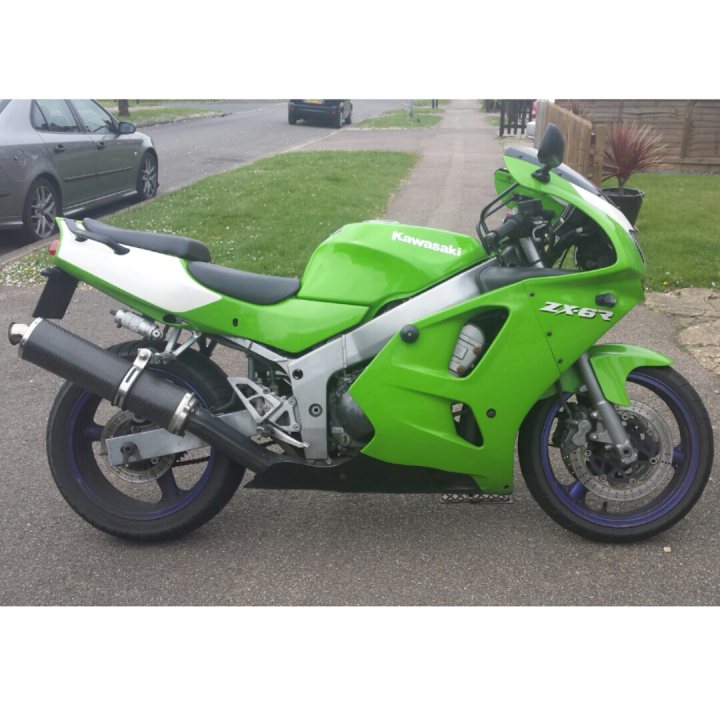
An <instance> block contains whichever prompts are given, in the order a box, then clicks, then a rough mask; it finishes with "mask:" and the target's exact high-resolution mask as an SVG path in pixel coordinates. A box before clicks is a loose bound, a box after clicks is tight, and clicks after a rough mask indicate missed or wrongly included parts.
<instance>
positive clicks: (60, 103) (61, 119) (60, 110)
mask: <svg viewBox="0 0 720 720" xmlns="http://www.w3.org/2000/svg"><path fill="white" fill-rule="evenodd" d="M31 117H32V124H33V127H34V128H35V129H36V130H45V131H47V132H79V131H80V129H79V128H78V126H77V123H76V122H75V118H74V117H73V114H72V112H71V111H70V108H69V107H68V104H67V103H66V102H65V101H64V100H35V102H34V103H33V106H32V115H31Z"/></svg>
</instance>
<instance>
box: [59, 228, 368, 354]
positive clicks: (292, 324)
mask: <svg viewBox="0 0 720 720" xmlns="http://www.w3.org/2000/svg"><path fill="white" fill-rule="evenodd" d="M58 224H59V226H60V244H59V247H58V249H57V252H56V255H55V257H54V262H55V264H56V265H57V266H58V267H59V268H60V269H62V270H64V271H65V272H66V273H68V274H69V275H72V276H73V277H76V278H78V279H79V280H82V281H84V282H86V283H88V284H89V285H92V286H93V287H95V288H97V289H98V290H100V291H102V292H103V293H105V294H107V295H109V296H110V297H113V298H115V299H116V300H118V301H120V302H121V303H123V304H125V305H127V306H128V307H131V308H133V309H135V310H137V311H139V312H141V313H143V314H144V315H147V316H148V317H151V318H153V319H154V320H156V321H158V322H162V323H166V324H169V325H183V326H184V327H186V328H187V329H189V330H194V331H197V332H203V333H208V334H213V335H227V336H235V337H243V338H248V339H250V340H254V341H257V342H261V343H263V344H265V345H268V346H270V347H274V348H277V349H279V350H282V351H283V352H286V353H290V354H294V353H299V352H302V351H303V350H305V349H307V348H308V347H311V346H313V345H316V344H318V343H320V342H322V341H323V340H326V339H327V338H328V337H330V336H332V335H336V334H338V333H340V332H343V331H345V330H347V329H349V328H351V327H353V326H355V325H357V324H358V323H360V322H362V320H363V319H364V318H365V317H366V315H367V314H368V308H367V306H363V305H353V304H343V303H325V302H318V301H314V300H306V299H301V298H290V299H288V300H285V301H283V302H280V303H277V304H275V305H265V306H261V305H253V304H252V303H248V302H243V301H242V300H237V299H235V298H231V297H228V296H226V295H223V294H221V293H218V292H215V291H213V290H211V289H209V288H206V287H204V286H203V285H201V284H200V283H198V282H197V281H196V280H195V279H194V278H193V277H192V276H191V275H190V274H189V273H188V270H187V261H185V260H183V259H181V258H177V257H173V256H171V255H165V254H163V253H156V252H152V251H150V250H145V249H143V248H135V247H132V248H128V252H126V253H124V254H116V253H115V252H114V251H113V249H112V248H111V247H108V246H107V245H104V244H101V243H98V242H95V241H92V240H79V239H77V238H76V237H75V235H74V234H73V233H72V231H71V230H70V229H69V227H68V226H67V224H66V223H65V221H64V220H62V219H59V220H58Z"/></svg>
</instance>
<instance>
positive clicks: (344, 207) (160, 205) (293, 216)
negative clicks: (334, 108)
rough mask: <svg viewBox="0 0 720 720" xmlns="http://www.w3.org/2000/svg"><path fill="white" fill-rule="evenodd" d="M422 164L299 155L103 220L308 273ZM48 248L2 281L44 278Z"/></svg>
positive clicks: (245, 261) (221, 259)
mask: <svg viewBox="0 0 720 720" xmlns="http://www.w3.org/2000/svg"><path fill="white" fill-rule="evenodd" d="M417 161H418V156H417V155H414V154H412V153H399V152H370V151H363V152H298V153H286V154H282V155H276V156H274V157H270V158H267V159H265V160H260V161H258V162H256V163H253V164H252V165H248V166H246V167H243V168H239V169H238V170H233V171H231V172H227V173H222V174H220V175H213V176H211V177H208V178H205V179H203V180H200V181H199V182H197V183H194V184H192V185H189V186H187V187H185V188H182V189H180V190H177V191H175V192H172V193H169V194H167V195H165V196H162V197H159V198H156V199H154V200H151V201H149V202H145V203H142V204H141V205H137V206H135V207H131V208H128V209H127V210H122V211H120V212H119V213H116V214H114V215H112V216H109V217H106V218H103V222H106V223H108V224H111V225H116V226H118V227H126V228H130V229H134V230H147V231H149V232H161V233H170V234H173V235H183V236H186V237H192V238H196V239H198V240H201V241H202V242H204V243H206V244H207V245H208V246H209V248H210V251H211V253H212V256H213V262H215V263H218V264H220V265H227V266H229V267H236V268H240V269H242V270H247V271H249V272H257V273H264V274H270V275H284V276H300V275H301V274H302V272H303V270H304V268H305V265H306V264H307V261H308V259H309V257H310V255H311V253H312V251H313V250H314V249H315V248H316V247H317V245H318V244H319V243H320V242H322V241H323V240H324V239H325V238H327V237H328V236H329V235H330V234H331V233H332V232H334V231H335V230H337V229H338V228H339V227H342V226H343V225H346V224H348V223H352V222H359V221H362V220H371V219H374V218H378V217H381V216H382V215H383V213H384V211H385V209H386V208H387V205H388V202H389V200H390V197H391V196H392V194H393V192H394V191H395V190H396V189H397V188H398V186H399V185H400V183H401V182H402V181H403V180H404V179H405V178H406V177H407V176H408V175H409V173H410V171H411V170H412V168H413V167H414V165H415V163H416V162H417ZM48 264H49V262H48V256H47V251H46V250H38V251H36V252H34V253H32V254H30V255H28V256H27V257H25V258H22V259H21V260H18V261H16V262H13V263H7V264H6V265H3V266H0V285H15V286H25V285H30V284H35V283H40V282H44V279H43V278H42V277H41V276H40V275H39V271H40V270H41V269H42V268H44V267H46V266H47V265H48Z"/></svg>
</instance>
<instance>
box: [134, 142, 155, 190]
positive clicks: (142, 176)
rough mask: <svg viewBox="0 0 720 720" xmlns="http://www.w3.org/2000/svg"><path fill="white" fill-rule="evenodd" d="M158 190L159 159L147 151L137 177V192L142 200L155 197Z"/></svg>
mask: <svg viewBox="0 0 720 720" xmlns="http://www.w3.org/2000/svg"><path fill="white" fill-rule="evenodd" d="M157 191H158V161H157V158H156V157H155V155H153V154H152V153H151V152H146V153H145V155H143V159H142V161H141V162H140V169H139V170H138V178H137V192H138V196H139V197H140V200H149V199H150V198H153V197H155V195H157Z"/></svg>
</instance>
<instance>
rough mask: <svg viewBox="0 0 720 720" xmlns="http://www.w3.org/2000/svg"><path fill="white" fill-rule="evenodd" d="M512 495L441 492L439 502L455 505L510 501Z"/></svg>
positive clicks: (506, 502)
mask: <svg viewBox="0 0 720 720" xmlns="http://www.w3.org/2000/svg"><path fill="white" fill-rule="evenodd" d="M512 501H513V498H512V495H499V494H498V495H491V494H490V493H443V494H442V495H441V497H440V502H441V503H446V504H448V505H450V504H453V505H456V504H458V503H505V504H508V503H511V502H512Z"/></svg>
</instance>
